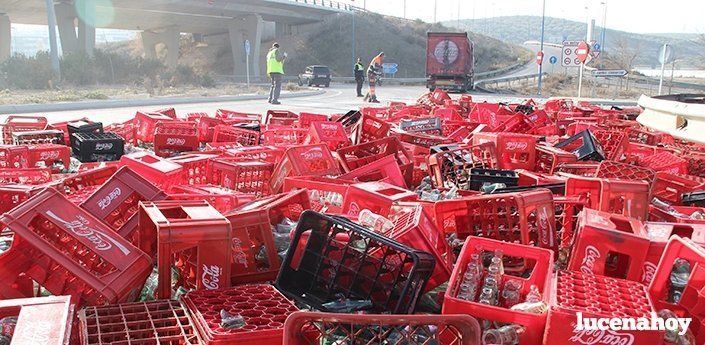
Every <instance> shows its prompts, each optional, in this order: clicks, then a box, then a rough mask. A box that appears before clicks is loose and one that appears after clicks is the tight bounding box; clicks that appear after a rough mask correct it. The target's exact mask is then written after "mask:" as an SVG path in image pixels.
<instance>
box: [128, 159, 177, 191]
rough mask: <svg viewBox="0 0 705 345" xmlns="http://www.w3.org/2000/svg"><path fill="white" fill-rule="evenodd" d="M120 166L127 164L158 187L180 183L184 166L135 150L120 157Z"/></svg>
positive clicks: (165, 187)
mask: <svg viewBox="0 0 705 345" xmlns="http://www.w3.org/2000/svg"><path fill="white" fill-rule="evenodd" d="M120 166H128V167H130V169H132V170H133V171H134V172H136V173H138V174H139V175H140V176H142V177H144V178H145V179H147V180H148V181H150V182H151V183H153V184H155V185H156V186H158V187H161V188H164V189H167V188H168V187H170V186H173V185H177V184H180V183H181V180H182V178H183V174H184V168H183V167H182V166H181V165H179V164H177V163H174V162H172V161H170V160H167V159H164V158H161V157H157V156H155V155H153V154H150V153H147V152H135V153H131V154H129V155H123V156H122V157H120Z"/></svg>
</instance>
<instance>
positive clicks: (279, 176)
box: [271, 144, 340, 193]
mask: <svg viewBox="0 0 705 345" xmlns="http://www.w3.org/2000/svg"><path fill="white" fill-rule="evenodd" d="M338 174H340V167H339V165H338V161H337V160H336V159H335V158H333V155H332V154H331V152H330V150H329V149H328V146H326V145H324V144H314V145H305V146H296V147H292V148H289V149H287V150H286V152H285V153H284V157H283V158H282V160H281V161H280V162H279V163H278V164H277V166H276V167H275V168H274V172H273V173H272V180H271V186H272V192H273V193H278V192H279V191H280V190H281V188H282V186H283V185H284V179H285V178H286V177H289V176H327V175H332V176H335V175H338Z"/></svg>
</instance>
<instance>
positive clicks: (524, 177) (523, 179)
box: [516, 169, 565, 195]
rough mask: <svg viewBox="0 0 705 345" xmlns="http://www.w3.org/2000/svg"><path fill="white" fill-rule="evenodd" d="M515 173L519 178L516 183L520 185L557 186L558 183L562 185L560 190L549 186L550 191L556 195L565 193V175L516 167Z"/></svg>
mask: <svg viewBox="0 0 705 345" xmlns="http://www.w3.org/2000/svg"><path fill="white" fill-rule="evenodd" d="M516 173H517V175H519V180H518V181H517V185H518V186H520V187H536V188H539V186H542V185H553V186H556V187H557V186H558V185H559V184H560V185H562V187H560V189H561V190H560V191H558V190H556V189H555V188H551V189H552V192H553V193H554V194H557V195H563V194H565V177H562V176H557V175H548V174H542V173H536V172H533V171H528V170H524V169H517V170H516Z"/></svg>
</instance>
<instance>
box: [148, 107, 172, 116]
mask: <svg viewBox="0 0 705 345" xmlns="http://www.w3.org/2000/svg"><path fill="white" fill-rule="evenodd" d="M153 112H154V113H156V114H162V115H165V116H168V117H170V118H172V119H176V109H174V108H173V107H172V108H163V109H157V110H155V111H153Z"/></svg>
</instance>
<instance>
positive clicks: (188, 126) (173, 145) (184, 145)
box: [154, 122, 198, 157]
mask: <svg viewBox="0 0 705 345" xmlns="http://www.w3.org/2000/svg"><path fill="white" fill-rule="evenodd" d="M197 149H198V130H197V129H196V124H195V123H193V122H158V123H157V125H156V126H155V130H154V153H155V154H156V155H157V156H160V157H171V156H174V155H175V154H178V153H180V152H184V151H195V150H197Z"/></svg>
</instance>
